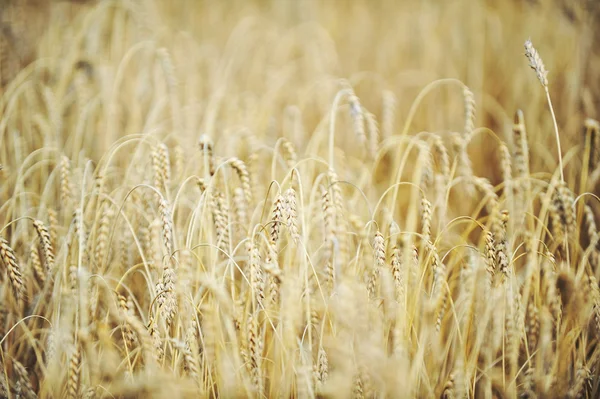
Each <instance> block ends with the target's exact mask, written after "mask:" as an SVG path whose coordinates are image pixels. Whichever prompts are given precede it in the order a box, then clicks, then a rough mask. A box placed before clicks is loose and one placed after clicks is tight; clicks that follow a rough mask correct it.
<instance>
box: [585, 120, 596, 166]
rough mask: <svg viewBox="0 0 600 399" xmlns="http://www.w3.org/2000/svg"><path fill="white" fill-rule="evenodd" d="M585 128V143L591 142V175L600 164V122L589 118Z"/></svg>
mask: <svg viewBox="0 0 600 399" xmlns="http://www.w3.org/2000/svg"><path fill="white" fill-rule="evenodd" d="M583 126H584V129H583V142H584V143H585V142H586V141H587V140H589V155H588V157H589V159H588V174H589V173H591V172H592V171H593V170H595V169H596V167H597V166H598V164H599V163H600V122H598V121H597V120H595V119H592V118H587V119H586V120H585V122H584V124H583ZM588 137H589V139H588Z"/></svg>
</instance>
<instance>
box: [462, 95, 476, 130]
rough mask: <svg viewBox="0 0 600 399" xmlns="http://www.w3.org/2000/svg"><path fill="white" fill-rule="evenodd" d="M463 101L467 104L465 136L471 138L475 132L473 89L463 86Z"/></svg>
mask: <svg viewBox="0 0 600 399" xmlns="http://www.w3.org/2000/svg"><path fill="white" fill-rule="evenodd" d="M463 99H464V103H465V136H466V137H469V136H470V135H471V134H472V133H473V130H475V110H476V106H475V96H474V95H473V92H472V91H471V89H469V88H468V87H467V86H463Z"/></svg>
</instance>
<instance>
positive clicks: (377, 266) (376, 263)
mask: <svg viewBox="0 0 600 399" xmlns="http://www.w3.org/2000/svg"><path fill="white" fill-rule="evenodd" d="M384 267H385V241H384V239H383V235H382V234H381V232H380V231H377V232H376V233H375V238H374V239H373V268H372V271H371V276H370V277H369V281H368V284H367V292H368V293H369V298H370V299H371V300H373V299H375V296H376V294H377V281H378V279H379V275H380V274H381V271H382V270H383V268H384Z"/></svg>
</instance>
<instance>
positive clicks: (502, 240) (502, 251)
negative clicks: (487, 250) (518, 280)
mask: <svg viewBox="0 0 600 399" xmlns="http://www.w3.org/2000/svg"><path fill="white" fill-rule="evenodd" d="M508 220H509V214H508V211H507V210H503V211H502V213H501V216H500V221H501V224H500V225H501V228H500V231H499V232H498V234H497V236H496V264H497V267H498V270H499V271H500V273H502V278H503V280H504V281H506V279H507V278H508V277H509V273H510V270H509V265H510V259H509V251H508V248H507V247H508V237H507V229H508Z"/></svg>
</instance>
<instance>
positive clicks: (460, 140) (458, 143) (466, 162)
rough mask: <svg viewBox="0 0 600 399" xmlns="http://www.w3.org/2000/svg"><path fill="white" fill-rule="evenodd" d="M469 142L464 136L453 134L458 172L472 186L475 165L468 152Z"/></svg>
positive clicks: (468, 185)
mask: <svg viewBox="0 0 600 399" xmlns="http://www.w3.org/2000/svg"><path fill="white" fill-rule="evenodd" d="M468 144H469V142H468V141H467V140H466V139H465V138H464V137H462V136H459V135H454V136H452V146H453V149H454V153H455V154H456V163H457V167H456V170H457V174H458V175H459V176H461V177H463V178H464V179H465V181H466V183H467V187H472V186H471V182H472V180H473V166H472V165H471V159H470V158H469V154H468V152H467V146H468ZM469 190H471V189H469Z"/></svg>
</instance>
